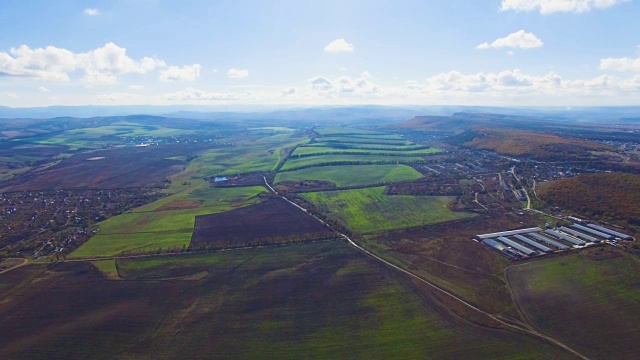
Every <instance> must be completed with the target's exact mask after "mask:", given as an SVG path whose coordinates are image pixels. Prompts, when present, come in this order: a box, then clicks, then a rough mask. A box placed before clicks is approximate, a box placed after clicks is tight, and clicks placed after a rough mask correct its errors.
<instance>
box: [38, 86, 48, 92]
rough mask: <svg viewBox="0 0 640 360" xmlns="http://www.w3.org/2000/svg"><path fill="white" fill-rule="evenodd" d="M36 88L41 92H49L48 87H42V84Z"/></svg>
mask: <svg viewBox="0 0 640 360" xmlns="http://www.w3.org/2000/svg"><path fill="white" fill-rule="evenodd" d="M38 90H40V91H41V92H49V89H47V88H46V87H44V86H39V87H38Z"/></svg>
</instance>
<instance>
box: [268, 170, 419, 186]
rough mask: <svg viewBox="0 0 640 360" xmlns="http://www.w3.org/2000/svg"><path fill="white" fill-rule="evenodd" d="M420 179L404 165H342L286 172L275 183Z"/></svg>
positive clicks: (362, 182)
mask: <svg viewBox="0 0 640 360" xmlns="http://www.w3.org/2000/svg"><path fill="white" fill-rule="evenodd" d="M421 177H422V175H421V174H420V173H419V172H417V171H416V170H414V169H413V168H411V167H409V166H406V165H343V166H323V167H312V168H307V169H302V170H296V171H286V172H282V173H279V174H278V175H276V178H275V182H276V183H279V182H282V181H304V180H319V181H330V182H332V183H334V184H336V186H339V187H344V186H354V185H367V184H380V183H388V182H394V181H407V180H416V179H419V178H421Z"/></svg>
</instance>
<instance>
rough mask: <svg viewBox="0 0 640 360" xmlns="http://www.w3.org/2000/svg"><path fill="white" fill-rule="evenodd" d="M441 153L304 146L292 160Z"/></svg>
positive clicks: (426, 150)
mask: <svg viewBox="0 0 640 360" xmlns="http://www.w3.org/2000/svg"><path fill="white" fill-rule="evenodd" d="M438 152H440V150H438V149H432V148H428V149H417V150H411V149H406V150H405V149H402V150H395V149H394V150H389V149H388V150H370V149H341V148H336V147H317V146H308V147H307V146H303V147H298V148H296V150H295V151H294V152H293V154H291V159H295V158H297V157H299V156H302V157H304V156H305V155H306V156H314V155H323V154H336V153H337V154H343V155H355V154H365V155H391V156H400V155H404V156H408V155H412V156H424V155H431V154H435V153H438Z"/></svg>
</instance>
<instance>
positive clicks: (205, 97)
mask: <svg viewBox="0 0 640 360" xmlns="http://www.w3.org/2000/svg"><path fill="white" fill-rule="evenodd" d="M164 98H165V99H166V100H170V101H194V100H195V101H231V100H236V99H237V96H236V95H233V94H229V93H210V92H206V91H202V90H198V89H193V88H189V89H186V90H183V91H178V92H175V93H171V94H165V95H164Z"/></svg>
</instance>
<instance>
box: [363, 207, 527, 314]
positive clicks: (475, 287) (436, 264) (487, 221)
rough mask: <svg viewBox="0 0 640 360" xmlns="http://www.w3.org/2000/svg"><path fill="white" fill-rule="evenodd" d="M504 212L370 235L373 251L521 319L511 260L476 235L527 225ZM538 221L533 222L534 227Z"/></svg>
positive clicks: (489, 307)
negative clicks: (508, 272)
mask: <svg viewBox="0 0 640 360" xmlns="http://www.w3.org/2000/svg"><path fill="white" fill-rule="evenodd" d="M517 220H523V218H515V217H513V218H512V217H508V216H503V215H501V214H494V215H484V216H482V217H477V218H473V219H464V220H458V221H454V222H450V223H443V224H436V225H432V226H426V227H424V228H421V229H411V230H400V231H393V232H387V233H384V234H378V235H372V236H367V237H365V238H364V239H363V240H362V241H363V242H364V243H365V244H366V245H367V247H368V248H369V249H372V250H374V251H375V252H376V253H377V254H379V255H381V256H383V257H385V258H388V259H390V260H392V261H396V262H399V263H400V264H402V265H403V267H406V268H408V269H410V270H411V271H413V272H415V273H418V274H420V275H422V276H424V277H425V278H428V279H430V280H431V281H433V282H435V283H437V284H439V285H440V286H442V287H444V288H447V289H449V290H450V291H452V292H453V293H455V294H457V295H458V296H460V297H462V298H464V299H465V300H467V301H469V302H471V303H473V304H474V305H476V306H478V307H479V308H481V309H484V310H485V311H488V312H491V313H501V314H505V315H507V316H511V317H515V318H517V317H518V313H517V311H516V309H515V305H514V303H513V301H512V300H511V296H510V293H509V289H508V286H507V282H506V279H504V275H503V271H504V268H505V267H507V266H508V265H510V263H509V261H507V260H506V259H504V258H503V257H502V256H500V255H499V254H497V253H495V252H493V251H491V250H490V249H489V248H488V247H486V246H483V245H481V244H480V243H477V242H474V241H472V240H471V239H472V238H473V237H474V236H475V235H477V234H482V233H489V232H495V231H501V230H509V229H516V228H519V227H522V226H523V225H522V224H520V222H518V221H517ZM534 224H535V223H529V225H534Z"/></svg>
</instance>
